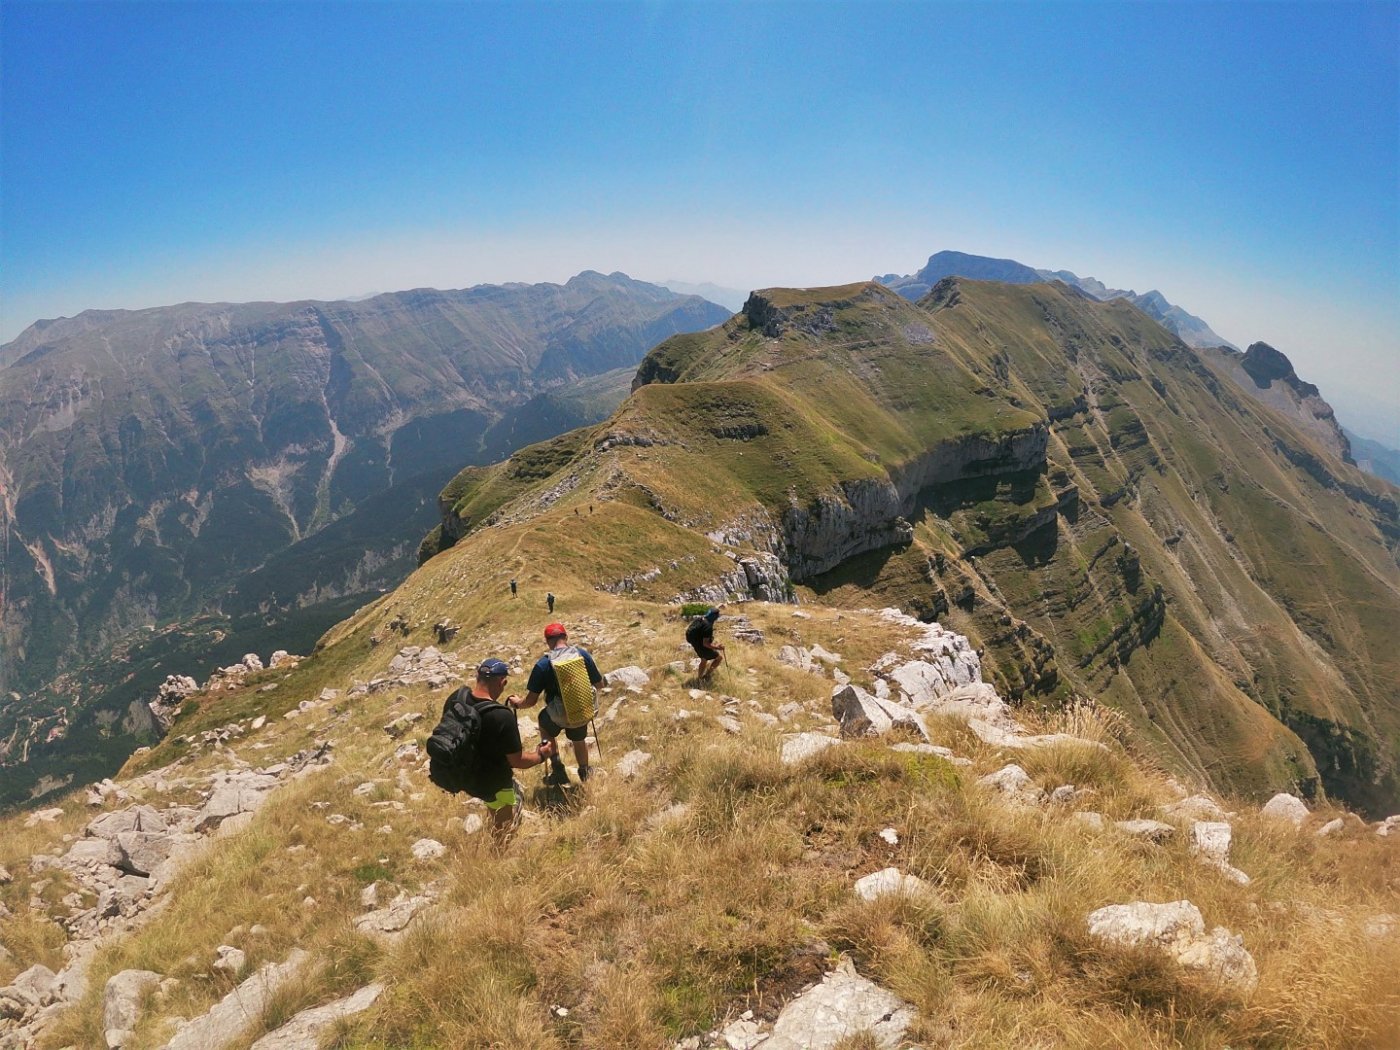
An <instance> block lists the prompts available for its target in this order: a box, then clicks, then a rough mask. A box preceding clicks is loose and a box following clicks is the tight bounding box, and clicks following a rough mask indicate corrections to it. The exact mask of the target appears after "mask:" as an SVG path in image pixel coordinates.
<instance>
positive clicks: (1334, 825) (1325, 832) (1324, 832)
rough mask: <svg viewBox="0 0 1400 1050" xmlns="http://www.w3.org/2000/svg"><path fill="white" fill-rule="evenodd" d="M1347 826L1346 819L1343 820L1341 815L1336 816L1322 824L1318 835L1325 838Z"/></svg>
mask: <svg viewBox="0 0 1400 1050" xmlns="http://www.w3.org/2000/svg"><path fill="white" fill-rule="evenodd" d="M1345 827H1346V821H1345V820H1343V819H1342V818H1341V817H1335V818H1333V819H1332V820H1329V821H1328V822H1327V823H1326V824H1324V825H1322V827H1320V828H1318V829H1317V837H1318V838H1324V839H1325V838H1327V837H1328V836H1330V835H1335V834H1337V833H1338V832H1339V831H1341V830H1342V829H1343V828H1345Z"/></svg>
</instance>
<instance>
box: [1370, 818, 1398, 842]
mask: <svg viewBox="0 0 1400 1050" xmlns="http://www.w3.org/2000/svg"><path fill="white" fill-rule="evenodd" d="M1397 832H1400V813H1395V814H1392V815H1391V816H1388V817H1386V818H1385V819H1384V820H1382V821H1381V822H1380V823H1379V824H1377V825H1376V834H1377V835H1379V836H1381V837H1382V838H1388V837H1389V836H1391V835H1394V834H1396V833H1397Z"/></svg>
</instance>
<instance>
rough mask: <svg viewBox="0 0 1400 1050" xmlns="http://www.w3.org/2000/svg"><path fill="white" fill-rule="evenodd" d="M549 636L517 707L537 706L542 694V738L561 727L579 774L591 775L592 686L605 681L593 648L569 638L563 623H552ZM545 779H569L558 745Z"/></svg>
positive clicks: (555, 781) (551, 739)
mask: <svg viewBox="0 0 1400 1050" xmlns="http://www.w3.org/2000/svg"><path fill="white" fill-rule="evenodd" d="M544 640H545V644H546V645H548V646H549V651H548V652H546V653H545V654H544V655H543V656H541V657H540V658H539V660H537V661H536V662H535V666H534V667H532V668H531V669H530V679H529V681H528V682H526V683H525V689H526V692H525V699H524V700H517V701H515V702H514V703H513V704H512V706H513V707H515V708H516V709H517V710H519V709H521V708H525V707H534V706H535V704H537V703H538V702H539V700H540V697H541V696H543V697H544V698H545V706H544V710H542V711H541V712H540V718H539V724H540V739H541V740H544V741H546V742H548V743H551V744H552V743H553V742H554V740H555V738H556V737H557V736H558V735H559V734H560V733H561V732H562V733H563V734H564V735H565V736H567V737H568V738H569V740H570V742H571V743H572V744H573V745H574V758H575V759H576V760H577V761H578V778H579V780H587V779H588V776H589V774H590V773H591V772H592V767H591V766H590V765H589V762H588V723H589V721H590V720H591V719H592V718H593V714H594V706H595V694H594V692H593V690H594V687H595V686H598V685H601V684H602V682H603V676H602V674H600V673H599V671H598V665H597V664H596V663H594V662H593V654H592V653H590V652H589V651H588V650H587V649H585V648H583V647H582V646H579V645H570V644H569V632H568V631H567V630H565V628H564V625H563V624H562V623H552V624H550V625H549V626H548V627H546V628H545V629H544ZM544 782H545V783H546V784H550V785H554V786H563V785H565V784H567V783H569V772H568V770H566V769H565V768H564V763H563V761H561V760H560V758H559V752H558V749H557V748H556V749H555V751H554V754H553V755H552V756H551V764H550V770H549V772H548V773H547V774H545V778H544Z"/></svg>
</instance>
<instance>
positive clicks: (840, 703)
mask: <svg viewBox="0 0 1400 1050" xmlns="http://www.w3.org/2000/svg"><path fill="white" fill-rule="evenodd" d="M831 712H832V714H834V715H835V716H836V719H837V721H838V722H839V723H840V724H841V735H842V736H849V737H861V736H884V735H885V734H886V733H889V732H891V731H893V730H895V729H904V730H908V731H909V732H911V733H916V734H918V735H919V736H920V737H921V738H922V739H923V740H925V741H927V740H928V727H927V726H926V725H924V720H923V717H922V716H921V715H920V714H919V713H918V712H917V711H915V710H914V709H913V708H912V707H904V706H903V705H901V704H896V703H894V702H893V701H891V700H881V699H880V698H879V697H877V696H873V695H872V694H870V693H867V692H866V691H865V690H864V689H862V688H861V687H860V686H858V685H843V686H837V687H836V688H835V689H833V690H832V692H831Z"/></svg>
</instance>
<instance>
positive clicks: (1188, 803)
mask: <svg viewBox="0 0 1400 1050" xmlns="http://www.w3.org/2000/svg"><path fill="white" fill-rule="evenodd" d="M1161 809H1162V812H1163V813H1164V814H1166V815H1167V816H1169V817H1179V818H1181V819H1182V820H1207V821H1212V820H1224V819H1225V818H1226V817H1227V816H1228V814H1227V813H1226V812H1225V811H1224V810H1223V809H1221V808H1220V806H1219V805H1218V804H1217V803H1216V801H1215V800H1214V799H1212V798H1209V797H1207V796H1206V795H1192V796H1191V797H1190V798H1184V799H1182V800H1181V801H1180V802H1172V803H1169V804H1168V805H1165V806H1162V807H1161Z"/></svg>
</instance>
